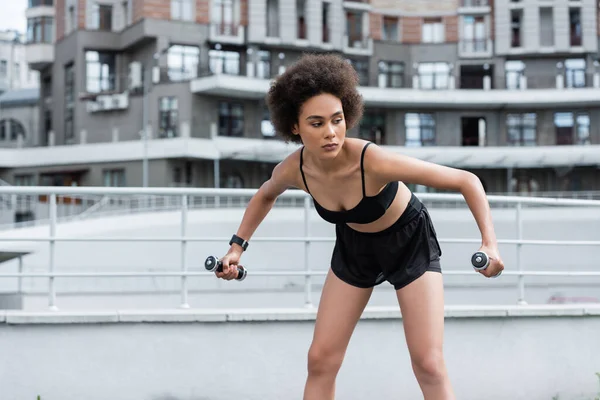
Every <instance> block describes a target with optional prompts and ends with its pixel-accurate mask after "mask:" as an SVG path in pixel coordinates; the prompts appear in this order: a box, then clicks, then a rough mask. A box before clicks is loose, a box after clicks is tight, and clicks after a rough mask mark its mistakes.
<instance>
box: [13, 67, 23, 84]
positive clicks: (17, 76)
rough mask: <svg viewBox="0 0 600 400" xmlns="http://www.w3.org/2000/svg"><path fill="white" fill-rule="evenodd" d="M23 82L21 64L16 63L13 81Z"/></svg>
mask: <svg viewBox="0 0 600 400" xmlns="http://www.w3.org/2000/svg"><path fill="white" fill-rule="evenodd" d="M20 80H21V64H19V63H18V62H16V63H15V69H14V74H13V81H15V82H19V81H20Z"/></svg>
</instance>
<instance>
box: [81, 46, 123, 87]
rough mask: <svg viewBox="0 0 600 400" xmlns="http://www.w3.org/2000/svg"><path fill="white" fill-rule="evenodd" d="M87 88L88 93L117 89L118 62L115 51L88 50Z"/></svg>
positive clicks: (86, 55) (86, 58)
mask: <svg viewBox="0 0 600 400" xmlns="http://www.w3.org/2000/svg"><path fill="white" fill-rule="evenodd" d="M85 62H86V89H87V91H88V93H103V92H110V91H113V90H116V84H115V83H116V79H115V77H116V62H115V55H114V54H113V53H102V52H99V51H86V52H85Z"/></svg>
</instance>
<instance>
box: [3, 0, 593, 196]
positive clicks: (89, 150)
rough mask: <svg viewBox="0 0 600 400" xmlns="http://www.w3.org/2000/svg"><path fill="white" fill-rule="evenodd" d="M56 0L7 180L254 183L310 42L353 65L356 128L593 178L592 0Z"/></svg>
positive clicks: (504, 173)
mask: <svg viewBox="0 0 600 400" xmlns="http://www.w3.org/2000/svg"><path fill="white" fill-rule="evenodd" d="M52 1H53V0H31V1H30V6H31V7H30V9H29V10H28V11H27V16H28V18H29V19H30V27H31V26H33V27H34V28H33V32H43V33H42V34H41V36H40V35H38V34H37V33H34V34H33V36H30V38H31V39H32V40H30V43H29V44H28V48H27V50H28V53H27V58H28V60H29V62H30V66H31V67H32V68H34V69H36V70H37V71H39V73H40V84H41V89H40V107H39V108H40V109H39V113H40V118H39V120H40V124H39V132H38V135H39V140H38V141H37V142H36V143H38V144H39V146H41V147H36V148H31V149H28V148H25V149H20V150H7V149H5V150H1V151H0V155H3V156H0V179H3V180H5V181H8V182H16V181H17V177H19V178H18V179H20V180H21V181H22V178H21V177H23V176H27V177H29V178H27V180H26V181H27V182H33V183H34V184H40V185H72V184H78V185H128V186H139V185H143V184H145V183H147V184H149V185H152V186H159V185H160V186H170V185H193V186H229V187H258V186H259V184H260V183H261V182H262V181H263V180H264V179H266V178H267V177H268V176H269V174H270V172H271V170H272V168H273V166H274V165H275V163H276V162H278V161H279V160H281V159H282V158H283V157H284V156H285V155H286V154H288V153H289V151H291V150H292V149H293V148H294V146H292V145H286V144H285V143H284V142H282V141H281V140H277V139H275V138H273V135H272V128H271V126H270V123H269V115H268V110H267V108H266V106H265V102H264V96H265V94H266V93H267V90H268V88H269V83H270V79H271V78H273V77H274V76H276V75H277V74H279V73H280V72H281V71H283V70H285V68H286V66H287V65H289V64H290V63H292V62H293V61H294V60H296V59H298V57H300V56H301V54H302V53H303V52H307V51H310V52H336V53H339V54H343V55H344V56H345V57H346V58H347V59H348V60H349V62H351V63H352V65H353V66H354V67H355V69H356V70H357V72H358V73H359V76H360V79H361V88H360V90H361V92H362V94H363V96H364V99H365V104H366V111H365V116H364V119H363V120H362V122H361V124H360V126H358V127H356V128H355V129H353V130H352V131H351V132H349V135H350V136H356V137H362V138H366V139H369V140H372V141H374V142H376V143H378V144H381V145H383V146H388V147H389V148H390V149H391V150H393V151H398V152H403V153H406V154H409V155H414V156H416V157H419V158H422V159H426V160H429V161H434V162H439V163H442V164H446V165H450V166H456V167H461V168H465V169H469V170H471V171H473V172H475V173H476V174H477V175H478V176H480V177H481V179H482V181H483V182H484V185H485V186H486V188H487V190H488V191H489V192H514V191H527V192H536V191H553V190H584V189H586V190H592V189H599V188H600V174H599V173H598V166H599V165H600V66H599V63H598V36H599V34H600V25H599V24H598V5H597V2H596V1H594V0H554V1H539V0H521V1H515V0H511V1H509V0H495V1H493V2H492V1H487V0H436V1H425V0H420V1H410V0H371V1H360V0H350V1H342V0H325V1H322V0H170V1H168V0H128V1H121V0H119V1H116V0H98V1H96V0H77V1H75V0H54V3H53V2H52ZM51 6H53V7H51ZM32 19H33V20H34V21H38V19H39V23H40V24H41V27H39V28H36V27H37V26H38V25H35V24H36V23H34V22H32ZM48 27H52V28H48ZM46 29H53V30H54V31H55V37H53V38H52V40H54V39H55V43H54V44H52V43H51V41H50V40H49V37H50V36H51V35H50V34H46V32H47V31H46ZM144 127H145V129H144ZM144 132H145V133H144Z"/></svg>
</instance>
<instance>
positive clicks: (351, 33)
mask: <svg viewBox="0 0 600 400" xmlns="http://www.w3.org/2000/svg"><path fill="white" fill-rule="evenodd" d="M346 34H347V35H348V46H349V47H356V48H364V47H366V43H365V41H364V30H363V13H362V12H360V11H348V12H346Z"/></svg>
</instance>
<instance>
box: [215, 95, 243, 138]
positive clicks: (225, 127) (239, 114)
mask: <svg viewBox="0 0 600 400" xmlns="http://www.w3.org/2000/svg"><path fill="white" fill-rule="evenodd" d="M219 135H221V136H244V107H243V106H242V105H241V104H240V103H228V102H224V101H222V102H220V103H219Z"/></svg>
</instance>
